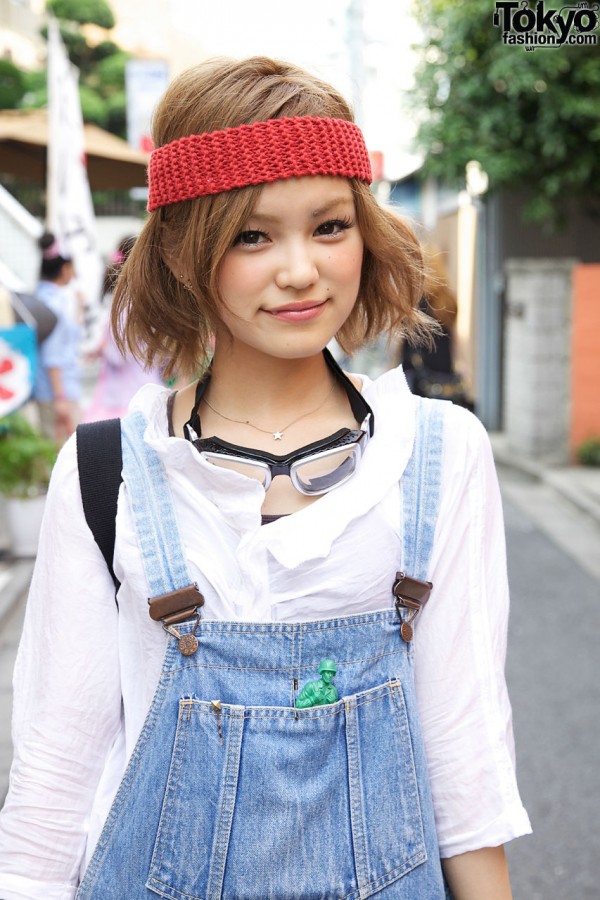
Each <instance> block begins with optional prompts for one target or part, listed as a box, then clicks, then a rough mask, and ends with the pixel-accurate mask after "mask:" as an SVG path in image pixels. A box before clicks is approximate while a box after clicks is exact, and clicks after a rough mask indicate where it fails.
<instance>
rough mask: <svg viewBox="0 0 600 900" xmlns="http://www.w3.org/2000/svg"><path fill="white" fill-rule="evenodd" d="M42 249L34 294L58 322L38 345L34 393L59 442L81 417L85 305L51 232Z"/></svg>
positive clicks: (45, 426)
mask: <svg viewBox="0 0 600 900" xmlns="http://www.w3.org/2000/svg"><path fill="white" fill-rule="evenodd" d="M39 246H40V249H41V252H42V258H41V265H40V280H39V283H38V286H37V289H36V297H37V299H38V300H41V301H42V302H43V303H45V304H46V306H48V307H49V309H50V310H51V311H52V312H53V313H54V315H55V316H56V324H55V326H54V328H53V329H52V331H51V332H50V334H49V336H48V337H47V338H46V340H44V341H42V344H41V346H40V355H39V364H38V369H37V375H36V380H35V385H34V391H33V395H34V398H35V400H36V401H37V404H38V409H39V416H40V427H41V429H42V431H43V432H44V434H46V435H47V436H48V437H49V438H52V439H56V440H58V441H60V442H63V441H65V440H66V438H68V437H69V435H71V434H72V433H73V432H74V430H75V427H76V426H77V423H78V422H79V420H80V417H81V406H80V404H81V396H82V386H81V366H80V359H79V350H80V342H81V324H80V322H81V310H80V306H79V301H78V298H77V296H76V295H75V294H74V293H73V292H72V291H71V290H69V289H68V285H70V283H71V281H72V280H73V278H74V276H75V269H74V266H73V262H72V260H71V257H70V256H69V255H68V253H67V252H66V251H65V250H64V249H63V248H62V247H61V245H60V244H59V242H58V241H57V239H56V238H55V237H54V235H53V234H51V233H50V232H46V233H45V234H43V235H42V237H41V238H40V240H39Z"/></svg>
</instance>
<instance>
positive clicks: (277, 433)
mask: <svg viewBox="0 0 600 900" xmlns="http://www.w3.org/2000/svg"><path fill="white" fill-rule="evenodd" d="M273 437H274V438H275V440H276V441H280V440H281V438H282V437H283V431H274V432H273Z"/></svg>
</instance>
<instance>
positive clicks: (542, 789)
mask: <svg viewBox="0 0 600 900" xmlns="http://www.w3.org/2000/svg"><path fill="white" fill-rule="evenodd" d="M492 445H493V448H494V455H495V457H496V461H497V464H498V470H499V475H500V483H501V488H502V494H503V501H504V509H505V519H506V531H507V550H508V566H509V577H510V582H511V597H512V602H511V619H510V634H509V653H508V659H507V680H508V684H509V690H510V694H511V700H512V704H513V713H514V728H515V738H516V745H517V771H518V777H519V786H520V789H521V794H522V797H523V801H524V804H525V806H526V808H527V810H528V812H529V815H530V818H531V820H532V825H533V829H534V833H533V835H531V836H527V837H523V838H519V839H518V840H516V841H513V842H512V843H511V844H510V845H509V847H508V856H509V863H510V868H511V877H512V883H513V894H514V898H515V900H592V898H594V900H597V898H598V897H600V888H599V887H598V884H599V882H600V863H599V862H598V855H597V850H596V844H597V809H596V807H597V798H598V758H599V757H598V745H599V743H600V741H599V738H600V725H599V717H598V710H599V709H600V679H599V678H598V667H597V660H598V651H597V644H598V638H599V636H600V470H593V469H583V468H570V467H564V468H560V469H559V468H553V469H548V470H546V469H543V468H540V467H538V466H535V465H533V464H532V463H531V462H530V461H526V460H518V459H515V457H514V454H512V453H508V452H507V451H506V446H505V442H504V439H503V436H502V435H492ZM1 541H2V534H1V533H0V548H1ZM32 566H33V560H16V561H11V560H9V559H6V558H5V559H4V560H2V559H0V802H1V801H2V798H3V796H4V794H5V791H6V787H7V776H8V770H9V766H10V758H11V746H10V736H9V720H10V705H11V672H12V667H13V664H14V657H15V654H16V650H17V645H18V640H19V634H20V630H21V624H22V619H23V614H24V607H25V596H26V591H27V585H28V582H29V579H30V575H31V571H32Z"/></svg>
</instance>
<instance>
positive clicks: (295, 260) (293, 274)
mask: <svg viewBox="0 0 600 900" xmlns="http://www.w3.org/2000/svg"><path fill="white" fill-rule="evenodd" d="M318 279H319V270H318V268H317V265H316V261H315V259H314V257H313V255H312V253H311V249H310V247H308V246H307V245H306V243H305V242H304V241H294V242H293V243H292V244H290V245H288V246H287V247H285V249H282V254H281V260H280V263H279V266H278V270H277V274H276V276H275V283H276V285H277V287H279V288H282V289H285V288H294V289H295V290H297V291H301V290H303V289H304V288H307V287H310V286H311V285H313V284H315V283H316V282H317V281H318Z"/></svg>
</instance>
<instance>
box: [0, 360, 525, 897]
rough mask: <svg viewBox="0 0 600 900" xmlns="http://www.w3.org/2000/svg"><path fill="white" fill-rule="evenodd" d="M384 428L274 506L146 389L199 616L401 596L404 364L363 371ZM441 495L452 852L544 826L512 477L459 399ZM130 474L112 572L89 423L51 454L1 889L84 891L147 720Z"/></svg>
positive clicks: (436, 689) (21, 662)
mask: <svg viewBox="0 0 600 900" xmlns="http://www.w3.org/2000/svg"><path fill="white" fill-rule="evenodd" d="M362 381H363V394H364V396H365V398H366V399H367V400H368V402H369V403H370V405H371V406H372V408H373V411H374V415H375V435H374V437H373V438H372V440H371V441H370V443H369V445H368V447H367V449H366V452H365V455H364V457H363V459H362V461H361V464H360V466H359V468H358V470H357V472H356V474H355V475H354V476H353V477H352V478H351V479H350V480H349V481H348V482H347V483H346V484H344V485H342V486H341V487H340V488H338V489H337V490H334V491H332V492H331V493H329V494H327V495H325V496H323V497H321V498H319V499H318V500H317V501H316V502H314V503H313V504H311V505H310V506H308V507H306V508H305V509H303V510H301V511H299V512H296V513H294V514H293V515H290V516H286V517H283V518H280V519H278V520H277V521H275V522H272V523H270V524H268V525H262V526H261V505H262V501H263V497H264V491H263V488H262V487H261V486H260V485H259V484H258V483H257V482H254V481H252V480H250V479H248V478H245V477H244V476H242V475H239V474H237V473H235V472H230V471H225V470H215V467H214V466H211V465H210V464H209V463H206V462H205V461H204V460H202V459H201V457H200V456H199V454H198V453H197V451H196V450H195V448H194V447H193V445H192V444H190V443H189V442H187V441H184V440H183V439H181V438H176V437H169V436H168V428H167V413H166V408H167V397H168V391H167V390H165V389H163V388H161V387H159V386H156V385H148V386H146V387H144V388H142V390H141V391H140V392H139V393H138V394H137V395H136V397H135V398H134V400H133V402H132V407H133V408H136V409H141V410H143V411H144V413H145V415H146V416H147V418H148V420H149V425H148V428H147V431H146V440H147V441H148V442H149V443H150V444H151V445H152V446H153V447H154V448H155V449H156V450H157V452H158V453H159V454H160V456H161V458H162V459H163V461H164V462H165V464H166V466H167V469H168V473H169V478H170V483H171V487H172V493H173V498H174V503H175V506H176V510H177V514H178V520H179V525H180V533H181V535H182V539H183V543H184V550H185V553H186V556H187V561H188V568H189V572H190V576H191V578H192V580H195V581H197V583H198V586H199V588H200V590H201V592H202V593H203V595H204V597H205V601H206V602H205V606H204V608H203V611H202V612H203V618H205V619H221V620H224V619H232V620H240V619H241V620H247V621H280V622H286V621H303V620H308V619H314V618H326V617H330V616H338V615H346V614H347V615H351V614H354V613H359V612H366V611H373V610H377V609H382V608H388V607H390V606H391V605H392V594H391V588H392V584H393V581H394V576H395V573H396V570H397V568H398V567H399V559H400V517H401V503H400V491H399V488H398V482H399V479H400V476H401V475H402V472H403V471H404V468H405V466H406V463H407V461H408V459H409V457H410V454H411V449H412V443H413V436H414V398H413V397H412V395H411V394H410V392H409V390H408V387H407V384H406V380H405V378H404V375H403V373H402V370H401V369H400V368H399V369H395V370H393V371H390V372H387V373H385V374H384V375H382V376H381V377H380V378H378V379H377V380H376V381H372V382H371V381H369V379H367V378H364V377H363V378H362ZM446 423H447V425H446V434H445V441H444V458H443V471H442V484H441V497H440V510H439V518H438V523H437V529H436V535H435V544H434V549H433V555H432V559H431V564H430V571H429V575H428V578H429V580H431V581H432V582H433V584H434V589H433V591H432V595H431V599H430V600H429V603H428V605H427V606H426V607H425V609H424V611H423V612H422V613H421V615H420V616H419V618H418V620H417V625H416V629H415V639H414V652H415V679H416V690H417V698H418V703H419V709H420V716H421V726H422V732H423V738H424V742H425V748H426V754H427V761H428V767H429V775H430V780H431V790H432V794H433V801H434V808H435V815H436V824H437V830H438V838H439V843H440V851H441V854H442V856H443V857H448V856H454V855H456V854H459V853H464V852H466V851H468V850H474V849H478V848H481V847H486V846H496V845H498V844H502V843H504V842H506V841H508V840H510V839H511V838H513V837H516V836H518V835H521V834H526V833H528V832H529V831H530V830H531V829H530V825H529V820H528V818H527V813H526V812H525V810H524V808H523V806H522V804H521V800H520V798H519V793H518V789H517V784H516V779H515V763H514V747H513V737H512V722H511V709H510V703H509V700H508V695H507V691H506V684H505V680H504V659H505V649H506V628H507V618H508V588H507V575H506V560H505V546H504V532H503V520H502V509H501V502H500V496H499V491H498V483H497V479H496V474H495V470H494V464H493V459H492V455H491V450H490V445H489V441H488V438H487V435H486V433H485V431H484V429H483V427H482V425H481V424H480V422H479V421H478V420H477V419H476V418H475V417H474V416H472V415H471V414H470V413H468V412H466V411H465V410H463V409H460V408H459V407H455V406H453V407H451V408H450V409H449V410H448V415H447V417H446ZM125 490H126V489H125V488H124V486H122V487H121V494H120V498H119V508H118V513H117V540H116V549H115V572H116V575H117V577H118V578H119V580H120V581H121V582H122V585H121V588H120V591H119V610H118V612H117V608H116V605H115V602H114V591H113V585H112V580H111V578H110V575H109V574H108V571H107V568H106V565H105V563H104V560H103V558H102V557H101V555H100V552H99V550H98V548H97V547H96V544H95V543H94V540H93V538H92V536H91V534H90V531H89V529H88V527H87V524H86V522H85V519H84V516H83V510H82V504H81V495H80V491H79V482H78V475H77V464H76V452H75V441H74V439H71V440H70V441H69V442H68V443H67V445H66V446H65V447H64V448H63V450H62V452H61V454H60V457H59V460H58V462H57V464H56V467H55V471H54V475H53V479H52V484H51V488H50V492H49V495H48V501H47V506H46V513H45V519H44V526H43V530H42V536H41V539H40V547H39V553H38V558H37V562H36V567H35V572H34V575H33V580H32V585H31V593H30V597H29V602H28V606H27V613H26V620H25V628H24V632H23V638H22V641H21V646H20V649H19V654H18V658H17V665H16V669H15V701H14V716H13V740H14V746H15V756H14V763H13V768H12V774H11V786H10V791H9V794H8V797H7V800H6V804H5V807H4V810H3V812H2V814H0V896H1V897H2V898H3V900H22V898H27V900H72V898H73V897H74V896H75V891H76V885H77V882H78V879H79V877H80V875H81V873H82V872H83V869H84V868H85V866H86V864H87V862H88V861H89V859H90V857H91V854H92V852H93V849H94V845H95V843H96V841H97V839H98V837H99V834H100V830H101V828H102V824H103V821H104V819H105V817H106V815H107V813H108V809H109V807H110V804H111V802H112V799H113V797H114V794H115V792H116V790H117V787H118V784H119V781H120V779H121V777H122V774H123V771H124V768H125V765H126V762H127V759H128V758H129V756H130V754H131V752H132V750H133V748H134V745H135V742H136V740H137V737H138V735H139V733H140V730H141V728H142V724H143V722H144V718H145V715H146V712H147V710H148V708H149V706H150V703H151V701H152V696H153V693H154V689H155V686H156V683H157V680H158V677H159V673H160V670H161V666H162V660H163V655H164V650H165V642H166V640H167V638H166V635H165V633H164V632H163V630H162V628H161V626H160V624H159V623H156V622H154V621H152V620H151V619H150V617H149V615H148V604H147V596H148V588H147V585H146V579H145V575H144V571H143V568H142V562H141V558H140V554H139V551H138V548H137V544H136V538H135V534H134V531H133V525H132V519H131V516H130V512H129V509H128V504H127V500H126V497H125V496H124V494H125Z"/></svg>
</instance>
